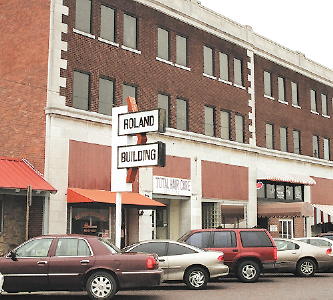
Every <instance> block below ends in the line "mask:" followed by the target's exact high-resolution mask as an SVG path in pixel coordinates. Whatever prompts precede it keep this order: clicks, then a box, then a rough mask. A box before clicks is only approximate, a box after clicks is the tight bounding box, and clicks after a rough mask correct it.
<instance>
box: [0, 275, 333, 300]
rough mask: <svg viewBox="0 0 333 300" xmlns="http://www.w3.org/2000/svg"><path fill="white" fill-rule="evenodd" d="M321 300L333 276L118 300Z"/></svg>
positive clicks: (229, 282) (174, 289)
mask: <svg viewBox="0 0 333 300" xmlns="http://www.w3.org/2000/svg"><path fill="white" fill-rule="evenodd" d="M3 299H7V300H10V299H11V300H21V299H22V300H23V299H24V300H26V299H36V300H42V299H47V300H63V299H64V300H68V299H70V300H87V299H88V297H87V296H86V295H85V294H84V293H61V295H60V294H55V293H47V294H44V295H43V294H36V293H34V294H30V295H28V294H14V295H7V294H6V295H2V296H1V300H3ZM178 299H181V300H187V299H188V300H206V299H207V300H214V299H219V300H280V299H281V300H318V299H325V300H326V299H327V300H330V299H333V273H330V274H328V273H322V274H318V275H316V276H315V277H312V278H299V277H295V276H294V275H290V274H277V275H265V276H264V277H262V278H261V279H260V281H259V282H257V283H254V284H244V283H241V282H238V281H237V280H236V279H233V278H226V279H223V280H221V281H219V282H211V283H209V285H208V288H207V290H203V291H191V290H188V289H186V287H185V285H183V284H172V285H166V284H163V285H162V286H160V287H158V288H154V289H151V290H136V291H121V292H119V293H118V294H117V295H116V296H115V297H114V300H178Z"/></svg>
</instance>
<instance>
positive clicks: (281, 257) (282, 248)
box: [275, 240, 301, 271]
mask: <svg viewBox="0 0 333 300" xmlns="http://www.w3.org/2000/svg"><path fill="white" fill-rule="evenodd" d="M275 243H276V246H277V255H278V259H277V268H278V269H279V270H280V271H283V270H285V271H288V270H289V271H293V270H295V269H296V264H297V261H298V259H299V257H300V255H301V251H300V250H299V249H300V246H299V245H297V244H296V243H294V242H291V241H284V240H276V241H275Z"/></svg>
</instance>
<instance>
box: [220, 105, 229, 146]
mask: <svg viewBox="0 0 333 300" xmlns="http://www.w3.org/2000/svg"><path fill="white" fill-rule="evenodd" d="M221 138H222V139H226V140H230V112H228V111H221Z"/></svg>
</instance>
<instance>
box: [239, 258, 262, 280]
mask: <svg viewBox="0 0 333 300" xmlns="http://www.w3.org/2000/svg"><path fill="white" fill-rule="evenodd" d="M237 276H238V278H239V280H240V281H242V282H256V281H258V279H259V276H260V268H259V265H258V264H257V263H256V262H254V261H251V260H245V261H242V262H241V263H240V264H239V265H238V268H237Z"/></svg>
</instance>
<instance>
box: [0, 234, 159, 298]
mask: <svg viewBox="0 0 333 300" xmlns="http://www.w3.org/2000/svg"><path fill="white" fill-rule="evenodd" d="M0 272H1V273H2V274H3V275H4V283H3V290H4V291H6V292H27V291H31V292H32V291H81V290H84V289H86V290H87V292H88V295H89V297H90V298H91V299H110V298H112V296H113V295H114V294H115V293H116V292H117V291H118V290H120V289H124V288H136V287H149V286H155V285H159V284H160V281H161V275H162V270H161V269H160V268H159V265H158V260H157V257H156V256H154V255H150V254H143V253H120V251H119V250H118V249H117V248H116V247H115V246H113V245H112V244H110V243H109V242H108V241H106V240H104V239H102V238H99V237H95V236H85V235H48V236H41V237H36V238H33V239H31V240H29V241H27V242H25V243H23V244H22V245H20V246H18V247H17V248H16V249H14V250H13V251H11V252H10V253H9V254H8V255H7V256H6V257H1V258H0ZM0 288H1V287H0Z"/></svg>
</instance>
